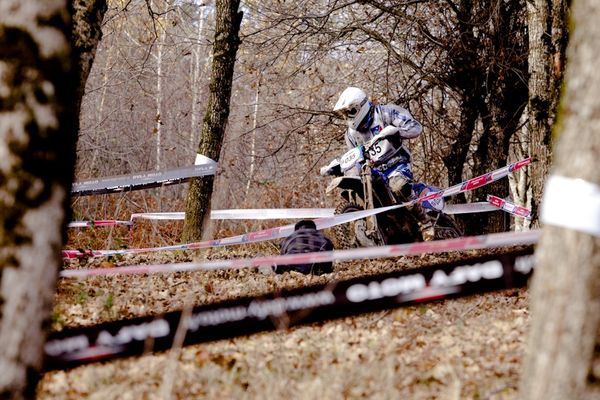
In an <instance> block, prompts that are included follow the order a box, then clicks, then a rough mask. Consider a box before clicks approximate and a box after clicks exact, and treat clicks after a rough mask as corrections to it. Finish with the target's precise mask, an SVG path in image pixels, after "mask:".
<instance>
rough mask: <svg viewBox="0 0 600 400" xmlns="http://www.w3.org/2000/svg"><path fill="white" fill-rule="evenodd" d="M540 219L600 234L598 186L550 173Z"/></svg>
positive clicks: (547, 222)
mask: <svg viewBox="0 0 600 400" xmlns="http://www.w3.org/2000/svg"><path fill="white" fill-rule="evenodd" d="M541 211H542V212H541V221H542V222H544V223H545V224H549V225H556V226H561V227H563V228H568V229H573V230H576V231H580V232H585V233H588V234H590V235H594V236H596V237H600V186H598V185H596V184H594V183H591V182H587V181H584V180H583V179H575V178H567V177H564V176H558V175H552V176H550V177H549V178H548V180H547V181H546V186H545V187H544V195H543V197H542V206H541Z"/></svg>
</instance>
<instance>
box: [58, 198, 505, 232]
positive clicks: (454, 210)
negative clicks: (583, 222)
mask: <svg viewBox="0 0 600 400" xmlns="http://www.w3.org/2000/svg"><path fill="white" fill-rule="evenodd" d="M496 210H498V208H497V207H495V206H493V205H491V204H490V203H488V202H478V203H466V204H446V205H445V206H444V212H445V213H446V214H470V213H479V212H488V211H496ZM334 211H335V209H334V208H254V209H230V210H213V211H211V212H210V218H211V219H231V220H237V219H252V220H266V219H303V218H310V219H312V218H326V217H332V216H333V215H334ZM184 218H185V213H184V212H177V211H176V212H148V213H134V214H131V218H130V221H118V220H95V221H73V222H70V223H69V225H68V227H69V228H87V227H93V226H115V225H127V226H131V225H133V220H135V219H148V220H163V221H177V220H183V219H184Z"/></svg>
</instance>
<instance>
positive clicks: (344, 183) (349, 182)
mask: <svg viewBox="0 0 600 400" xmlns="http://www.w3.org/2000/svg"><path fill="white" fill-rule="evenodd" d="M334 189H342V190H352V191H353V192H355V193H356V194H358V195H359V196H360V197H362V193H363V183H362V181H361V180H360V177H359V176H340V177H338V178H334V179H332V180H331V182H329V185H327V189H326V191H325V192H326V193H330V192H331V191H333V190H334Z"/></svg>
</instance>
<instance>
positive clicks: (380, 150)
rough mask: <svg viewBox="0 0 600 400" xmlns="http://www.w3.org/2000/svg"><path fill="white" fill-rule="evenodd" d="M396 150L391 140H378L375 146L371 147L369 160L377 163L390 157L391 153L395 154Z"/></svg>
mask: <svg viewBox="0 0 600 400" xmlns="http://www.w3.org/2000/svg"><path fill="white" fill-rule="evenodd" d="M394 150H395V149H394V146H393V145H392V143H391V142H390V141H389V140H386V139H383V140H378V141H377V142H375V143H374V144H373V145H371V147H369V150H368V153H369V158H370V159H371V160H372V161H375V162H377V161H379V160H382V159H384V158H386V157H387V156H389V155H390V154H391V153H393V152H394Z"/></svg>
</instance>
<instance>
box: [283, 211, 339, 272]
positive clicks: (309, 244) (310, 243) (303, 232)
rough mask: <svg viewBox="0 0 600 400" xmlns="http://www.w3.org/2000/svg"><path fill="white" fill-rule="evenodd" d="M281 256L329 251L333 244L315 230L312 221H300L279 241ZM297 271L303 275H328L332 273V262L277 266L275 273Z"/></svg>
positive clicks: (315, 227)
mask: <svg viewBox="0 0 600 400" xmlns="http://www.w3.org/2000/svg"><path fill="white" fill-rule="evenodd" d="M280 248H281V254H302V253H313V252H317V251H331V250H333V244H332V243H331V240H329V239H328V238H327V237H326V236H325V235H323V234H322V233H321V232H319V231H318V230H317V226H316V225H315V223H314V221H312V220H302V221H300V222H298V223H297V224H296V226H295V227H294V232H293V233H292V234H291V235H290V236H288V237H286V238H285V239H283V240H282V241H281V246H280ZM285 271H297V272H300V273H303V274H311V273H312V274H316V275H321V274H328V273H330V272H332V271H333V265H332V262H324V263H316V264H295V265H277V266H276V267H275V272H277V273H278V274H281V273H283V272H285Z"/></svg>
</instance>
